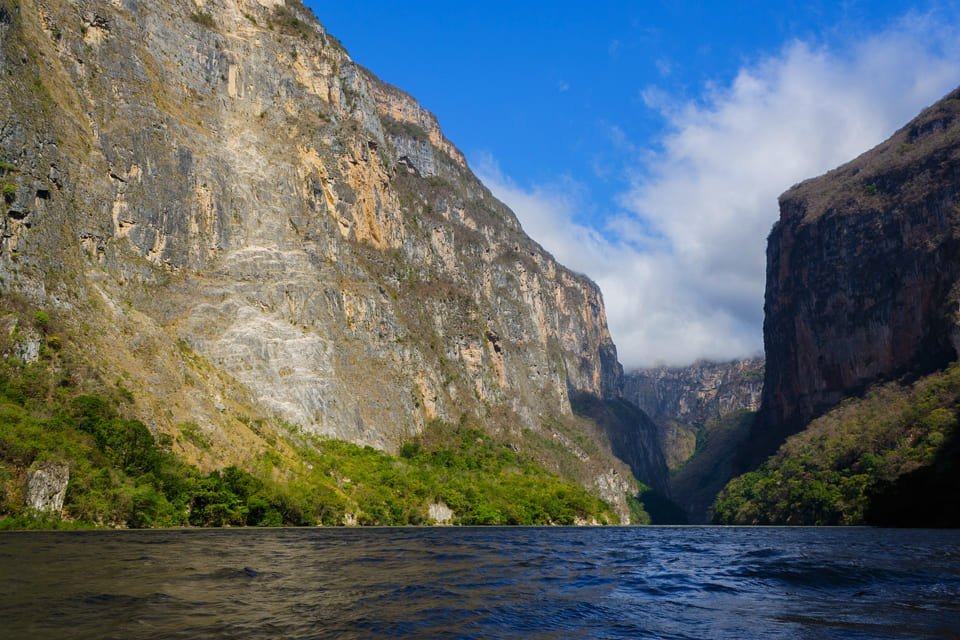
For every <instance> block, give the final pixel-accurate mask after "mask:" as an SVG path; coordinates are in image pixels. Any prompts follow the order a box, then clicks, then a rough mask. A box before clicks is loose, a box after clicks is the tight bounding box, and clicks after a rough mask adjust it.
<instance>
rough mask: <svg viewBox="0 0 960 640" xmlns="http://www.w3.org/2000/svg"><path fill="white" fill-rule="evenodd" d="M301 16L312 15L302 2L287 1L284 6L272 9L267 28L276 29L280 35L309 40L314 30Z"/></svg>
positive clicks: (314, 32)
mask: <svg viewBox="0 0 960 640" xmlns="http://www.w3.org/2000/svg"><path fill="white" fill-rule="evenodd" d="M301 15H312V14H311V13H310V11H309V9H307V8H306V7H305V6H303V3H302V2H298V1H296V0H287V2H286V4H281V5H277V6H275V7H274V8H273V15H272V16H271V17H270V22H269V25H268V26H269V27H270V28H274V27H276V28H278V29H279V30H280V32H281V33H285V34H287V35H291V36H297V37H299V38H302V39H304V40H310V39H311V38H313V37H314V36H315V35H316V33H317V32H316V31H315V30H314V28H313V27H312V26H311V25H310V24H308V23H307V22H306V21H305V20H303V19H301V17H300V16H301Z"/></svg>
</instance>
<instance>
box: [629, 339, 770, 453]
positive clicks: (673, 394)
mask: <svg viewBox="0 0 960 640" xmlns="http://www.w3.org/2000/svg"><path fill="white" fill-rule="evenodd" d="M762 390H763V359H762V358H748V359H742V360H733V361H731V362H707V361H704V360H700V361H698V362H695V363H693V364H692V365H690V366H688V367H654V368H650V369H640V370H637V371H632V372H630V373H628V374H627V375H625V376H624V381H623V396H624V398H626V399H627V400H629V401H631V402H633V403H634V404H636V405H637V406H638V407H640V408H641V409H642V410H643V411H644V412H645V413H646V414H647V415H648V416H650V418H652V419H653V421H654V422H655V423H656V424H657V428H658V431H659V438H660V446H661V448H662V449H663V452H664V456H665V458H666V461H667V465H668V466H669V467H670V468H671V469H676V468H678V467H679V466H680V465H682V464H683V463H684V462H686V461H687V460H688V459H689V458H690V456H691V455H693V452H694V450H695V448H696V443H697V433H698V432H699V431H700V430H701V429H703V428H704V427H705V426H706V425H707V424H709V423H711V422H714V421H716V420H719V419H721V418H723V417H724V416H727V415H730V414H732V413H735V412H737V411H744V410H746V411H756V410H757V409H758V408H759V407H760V395H761V392H762Z"/></svg>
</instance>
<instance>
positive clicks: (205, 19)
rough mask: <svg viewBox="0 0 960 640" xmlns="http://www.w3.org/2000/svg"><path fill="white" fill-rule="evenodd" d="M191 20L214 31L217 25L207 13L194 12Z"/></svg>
mask: <svg viewBox="0 0 960 640" xmlns="http://www.w3.org/2000/svg"><path fill="white" fill-rule="evenodd" d="M190 19H191V20H192V21H194V22H196V23H197V24H198V25H200V26H201V27H206V28H207V29H212V28H213V27H214V25H215V24H216V23H215V22H214V20H213V16H212V15H210V14H209V13H206V12H205V11H194V12H193V13H191V14H190Z"/></svg>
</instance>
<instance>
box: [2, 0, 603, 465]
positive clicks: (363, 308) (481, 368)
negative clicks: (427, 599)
mask: <svg viewBox="0 0 960 640" xmlns="http://www.w3.org/2000/svg"><path fill="white" fill-rule="evenodd" d="M0 65H2V68H3V71H4V73H5V78H6V81H5V85H4V86H5V89H4V90H2V91H0V113H3V114H4V115H3V121H2V124H0V161H2V162H3V163H4V164H2V165H0V174H2V175H0V178H2V179H3V180H4V187H3V188H4V198H5V201H4V204H3V208H2V209H3V210H2V221H0V225H2V229H0V231H2V242H0V279H2V285H0V286H2V288H3V289H4V290H6V291H9V292H15V293H17V294H18V295H22V296H25V297H26V298H27V299H29V300H32V301H33V302H34V303H35V304H36V305H37V306H41V307H46V308H50V309H53V310H55V311H56V312H57V313H59V314H60V315H61V316H63V317H64V318H72V319H73V328H72V330H71V335H70V336H69V338H70V339H71V340H72V341H73V342H76V343H78V344H82V347H83V349H84V351H85V353H86V354H87V357H88V360H89V363H90V365H91V367H93V368H94V369H95V370H96V372H97V375H100V376H102V377H103V379H108V380H113V379H114V378H117V377H118V376H119V377H122V378H123V379H124V384H125V386H126V388H129V389H130V390H131V391H133V393H134V394H135V395H136V396H137V397H138V398H139V399H140V400H138V404H137V406H138V408H139V411H140V412H141V414H142V415H141V417H142V419H143V420H144V422H145V423H147V424H148V425H149V426H150V427H151V428H152V429H153V430H155V431H158V430H159V431H172V432H174V433H175V432H176V426H175V425H177V424H178V423H181V422H184V421H191V422H196V423H197V424H198V426H199V428H200V429H201V430H202V432H203V433H204V434H205V437H208V438H209V439H211V440H212V441H213V442H214V443H215V447H214V449H215V450H216V451H217V453H215V454H209V453H205V452H203V451H193V452H192V453H191V455H193V456H195V457H198V458H199V462H200V463H202V464H206V465H207V466H216V465H217V464H219V463H222V461H223V460H224V459H231V458H232V459H237V458H240V459H242V458H244V457H246V456H249V455H252V453H253V452H255V451H256V450H258V449H262V448H264V447H265V446H266V445H265V444H264V442H263V439H262V438H261V437H260V436H259V435H258V433H257V431H256V429H254V428H253V427H251V426H250V424H251V422H250V420H249V419H248V418H247V416H248V415H250V414H254V415H256V414H258V413H259V414H262V415H268V416H277V417H279V418H282V419H283V420H286V421H288V422H290V423H293V424H296V425H300V426H302V427H303V428H305V429H307V430H310V431H314V432H316V433H319V434H323V435H326V436H332V437H338V438H344V439H347V440H351V441H354V442H358V443H364V444H370V445H373V446H375V447H379V448H384V449H388V450H389V449H393V448H395V447H396V446H397V444H398V443H399V442H400V441H402V440H403V439H404V438H407V437H409V436H411V435H413V434H415V433H417V432H418V431H419V430H420V429H421V428H422V427H423V425H424V424H425V422H426V421H428V420H431V419H434V418H439V419H443V420H447V421H457V420H458V419H459V418H460V416H462V415H464V414H466V415H469V416H474V417H477V418H479V419H481V420H482V421H483V422H484V423H485V424H487V425H488V428H490V429H491V430H494V431H501V432H503V433H513V434H520V433H522V432H523V430H525V429H526V430H532V431H535V432H539V431H542V430H543V429H544V428H545V427H544V426H543V425H544V424H545V423H546V422H547V421H548V419H552V418H559V419H563V420H569V419H572V410H571V404H570V393H585V394H589V395H593V396H596V397H600V398H608V399H609V398H614V397H616V396H617V393H618V391H619V388H620V383H621V374H622V371H621V368H620V365H619V363H618V362H617V358H616V348H615V347H614V345H613V342H612V341H611V339H610V335H609V333H608V331H607V326H606V318H605V314H604V308H603V302H602V299H601V296H600V292H599V290H598V288H597V287H596V285H595V284H594V283H592V282H590V281H589V280H587V279H586V278H584V277H583V276H580V275H578V274H575V273H573V272H571V271H569V270H568V269H566V268H564V267H563V266H561V265H559V264H558V263H557V262H556V261H555V260H554V259H553V257H552V256H550V255H549V254H548V253H547V252H545V251H544V250H543V249H542V248H541V247H540V246H538V245H537V244H536V243H535V242H533V241H532V240H530V238H528V237H527V236H526V235H525V234H524V233H523V231H522V229H521V228H520V225H519V223H518V221H517V219H516V217H515V216H514V215H513V214H512V213H511V212H510V211H509V210H508V209H507V208H506V207H505V206H504V205H503V204H501V203H500V202H498V201H497V200H496V199H495V198H493V197H492V195H491V194H490V192H489V191H488V190H487V189H486V188H485V187H484V186H483V185H482V184H480V182H479V181H478V180H477V179H476V178H475V177H474V176H473V174H472V173H471V172H470V171H469V168H468V167H467V165H466V162H465V160H464V158H463V155H462V154H461V153H460V152H459V151H458V150H457V149H456V147H454V146H453V144H452V143H450V142H449V141H448V140H447V139H446V138H445V137H444V136H443V133H442V132H441V131H440V128H439V126H438V124H437V122H436V119H435V118H434V117H433V116H432V115H431V114H430V113H429V112H427V111H426V110H424V109H423V108H421V107H420V106H419V105H418V104H417V103H416V101H415V100H413V98H411V97H410V96H408V95H406V94H404V93H403V92H401V91H399V90H397V89H394V88H392V87H389V86H388V85H385V84H384V83H382V82H380V81H379V80H377V79H376V78H375V77H374V76H373V75H372V74H371V73H369V72H368V71H366V70H364V69H362V68H361V67H359V66H358V65H356V64H355V63H354V62H353V61H352V60H351V59H350V57H349V56H348V55H347V54H346V52H345V51H344V49H343V48H342V47H341V46H340V44H339V43H338V42H337V41H336V40H335V39H334V38H333V37H331V36H330V35H329V34H328V33H327V32H326V31H325V30H324V29H323V27H322V26H321V25H320V24H318V23H317V22H316V21H315V20H314V19H313V18H312V16H310V15H309V12H308V11H307V10H305V9H304V8H303V6H302V5H300V4H299V3H298V2H295V1H293V0H287V2H285V3H284V2H280V1H278V0H196V1H194V0H190V1H188V0H164V1H157V2H138V1H135V0H75V1H69V2H68V1H67V0H20V1H19V2H13V1H12V0H0ZM178 442H179V441H178ZM178 446H181V445H178ZM182 446H183V447H187V448H189V447H188V445H186V444H183V445H182ZM603 446H604V447H605V450H606V451H607V453H604V454H602V455H600V459H599V460H600V461H599V462H598V461H594V462H595V463H596V464H597V465H598V471H597V474H605V473H607V472H609V471H610V470H611V469H612V468H613V467H612V466H611V465H613V466H616V464H619V463H616V462H615V461H614V459H613V458H612V457H611V456H610V455H609V443H604V445H603ZM188 453H190V452H188ZM621 466H622V465H621ZM601 467H602V469H601ZM598 477H599V475H598ZM606 484H609V483H606Z"/></svg>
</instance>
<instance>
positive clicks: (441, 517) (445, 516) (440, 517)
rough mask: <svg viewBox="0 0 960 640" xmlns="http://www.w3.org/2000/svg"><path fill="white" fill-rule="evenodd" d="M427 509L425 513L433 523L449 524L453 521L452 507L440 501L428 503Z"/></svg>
mask: <svg viewBox="0 0 960 640" xmlns="http://www.w3.org/2000/svg"><path fill="white" fill-rule="evenodd" d="M427 511H428V513H427V515H428V516H429V518H430V520H431V521H432V522H433V524H451V523H452V522H453V516H454V513H453V509H451V508H450V507H448V506H447V505H445V504H444V503H442V502H432V503H430V506H429V507H428V508H427Z"/></svg>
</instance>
